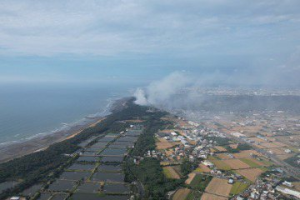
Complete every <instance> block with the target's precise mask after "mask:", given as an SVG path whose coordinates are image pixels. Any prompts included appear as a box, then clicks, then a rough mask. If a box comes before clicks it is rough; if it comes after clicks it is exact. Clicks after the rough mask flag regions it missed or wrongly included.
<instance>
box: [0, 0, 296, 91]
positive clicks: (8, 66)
mask: <svg viewBox="0 0 300 200" xmlns="http://www.w3.org/2000/svg"><path fill="white" fill-rule="evenodd" d="M299 7H300V2H299V1H297V0H262V1H238V0H213V1H208V0H207V1H205V0H201V1H199V0H197V1H194V0H187V1H177V0H176V1H156V0H154V1H135V0H129V1H118V0H116V1H115V0H112V1H111V0H109V1H101V2H99V1H49V2H45V1H13V2H11V1H1V2H0V59H1V63H0V82H34V81H38V82H101V81H109V82H132V81H134V82H139V83H142V82H145V83H147V82H150V81H153V80H156V79H158V78H162V77H164V76H166V75H168V74H170V73H172V72H173V71H181V70H185V71H188V72H191V73H192V74H194V75H195V76H197V77H198V78H199V79H200V78H201V79H207V80H208V81H209V83H211V82H213V83H217V84H218V83H222V84H224V83H228V84H238V85H276V86H282V85H289V86H295V84H296V85H299V78H298V75H299V74H300V69H299V68H300V67H299V62H300V61H299V58H300V39H299V34H300V20H299V19H300V16H299V15H300V14H299V9H298V8H299ZM149 73H151V76H149V75H148V74H149Z"/></svg>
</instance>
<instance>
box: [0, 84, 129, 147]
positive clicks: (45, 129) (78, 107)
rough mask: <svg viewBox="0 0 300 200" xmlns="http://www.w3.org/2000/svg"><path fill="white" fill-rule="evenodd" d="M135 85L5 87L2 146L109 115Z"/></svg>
mask: <svg viewBox="0 0 300 200" xmlns="http://www.w3.org/2000/svg"><path fill="white" fill-rule="evenodd" d="M133 87H134V86H132V85H122V86H120V85H111V84H93V85H91V84H61V83H60V84H45V83H43V84H29V83H28V84H2V85H0V146H1V145H7V144H9V143H12V142H20V141H23V140H28V139H30V138H33V137H37V136H39V135H45V134H51V133H53V132H55V131H59V130H61V129H64V128H68V127H71V126H72V125H75V124H80V123H85V122H86V121H87V120H88V119H90V118H91V117H95V116H99V115H106V114H108V113H109V105H110V104H111V103H112V101H113V100H115V99H118V98H121V97H124V96H128V95H129V93H130V92H129V91H130V89H131V88H133Z"/></svg>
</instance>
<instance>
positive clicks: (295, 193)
mask: <svg viewBox="0 0 300 200" xmlns="http://www.w3.org/2000/svg"><path fill="white" fill-rule="evenodd" d="M276 190H277V191H279V192H281V193H283V194H288V195H291V196H293V197H297V198H299V199H300V192H298V191H295V190H291V189H288V188H284V187H281V186H277V187H276Z"/></svg>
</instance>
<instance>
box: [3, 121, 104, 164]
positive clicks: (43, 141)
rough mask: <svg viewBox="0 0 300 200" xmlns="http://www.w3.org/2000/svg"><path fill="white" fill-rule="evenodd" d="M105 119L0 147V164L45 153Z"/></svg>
mask: <svg viewBox="0 0 300 200" xmlns="http://www.w3.org/2000/svg"><path fill="white" fill-rule="evenodd" d="M104 118H105V117H101V118H100V117H99V118H94V119H93V120H91V122H90V123H87V124H85V125H76V126H74V127H71V129H70V130H67V131H58V132H55V133H52V134H48V135H44V136H40V137H36V138H33V139H30V140H28V141H24V142H18V143H12V144H10V145H6V146H3V147H0V163H3V162H6V161H9V160H11V159H14V158H18V157H21V156H24V155H27V154H30V153H34V152H38V151H43V150H45V149H47V148H48V147H49V146H50V145H51V144H54V143H57V142H61V141H64V140H67V139H70V138H72V137H75V136H76V135H78V134H79V133H81V132H82V131H83V130H84V129H86V128H88V127H93V126H95V125H96V124H98V123H100V122H101V121H102V120H103V119H104Z"/></svg>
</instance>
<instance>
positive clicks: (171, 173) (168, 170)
mask: <svg viewBox="0 0 300 200" xmlns="http://www.w3.org/2000/svg"><path fill="white" fill-rule="evenodd" d="M163 171H164V174H165V176H166V177H167V178H170V179H180V175H179V174H178V173H177V172H176V171H175V169H174V168H173V167H170V166H168V167H164V168H163Z"/></svg>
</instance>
